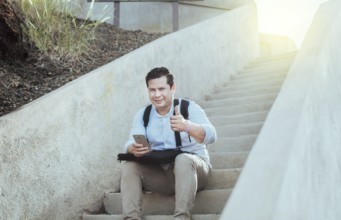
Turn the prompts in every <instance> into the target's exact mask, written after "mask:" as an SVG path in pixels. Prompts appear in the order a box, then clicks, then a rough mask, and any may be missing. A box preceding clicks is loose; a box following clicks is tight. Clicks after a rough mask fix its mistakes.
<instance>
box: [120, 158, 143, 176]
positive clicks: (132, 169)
mask: <svg viewBox="0 0 341 220" xmlns="http://www.w3.org/2000/svg"><path fill="white" fill-rule="evenodd" d="M138 170H139V164H138V163H136V162H133V161H126V162H124V163H123V165H122V177H124V176H125V175H131V174H133V173H136V172H137V171H138Z"/></svg>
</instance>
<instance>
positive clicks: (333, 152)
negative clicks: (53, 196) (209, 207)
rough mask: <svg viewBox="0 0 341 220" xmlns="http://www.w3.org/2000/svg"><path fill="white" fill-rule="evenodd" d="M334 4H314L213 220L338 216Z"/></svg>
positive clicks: (340, 108)
mask: <svg viewBox="0 0 341 220" xmlns="http://www.w3.org/2000/svg"><path fill="white" fill-rule="evenodd" d="M339 8H341V2H340V1H337V0H333V1H328V2H327V3H324V4H323V5H321V7H320V9H319V10H318V12H317V14H316V16H315V18H314V20H313V23H312V26H311V27H310V29H309V31H308V34H307V36H306V39H305V41H304V43H303V46H302V48H301V50H300V51H299V53H298V54H297V56H296V59H295V61H294V64H293V66H292V67H291V69H290V72H289V74H288V77H287V79H286V81H285V83H284V85H283V87H282V89H281V91H280V93H279V96H278V98H277V99H276V101H275V103H274V106H273V107H272V109H271V111H270V113H269V114H268V117H267V119H266V121H265V124H264V126H263V129H262V131H261V133H260V135H259V137H258V139H257V141H256V143H255V145H254V146H253V148H252V150H251V153H250V155H249V158H248V160H247V161H246V164H245V166H244V168H243V172H242V173H241V175H240V178H239V180H238V182H237V184H236V187H235V188H234V191H233V193H232V195H231V197H230V199H229V201H228V203H227V205H226V207H225V209H224V212H223V214H222V216H221V219H233V220H250V219H253V220H287V219H291V220H307V219H309V220H311V219H316V220H317V219H326V220H327V219H328V220H335V219H339V218H340V216H341V210H340V209H339V208H338V207H339V206H340V204H341V188H340V182H341V175H340V173H341V160H340V155H341V148H340V146H341V136H340V134H341V123H340V122H341V114H340V112H341V75H340V72H341V62H340V60H339V58H340V57H341V50H340V49H338V48H340V47H341V43H340V40H339V39H340V38H341V15H340V13H339ZM245 210H247V211H245Z"/></svg>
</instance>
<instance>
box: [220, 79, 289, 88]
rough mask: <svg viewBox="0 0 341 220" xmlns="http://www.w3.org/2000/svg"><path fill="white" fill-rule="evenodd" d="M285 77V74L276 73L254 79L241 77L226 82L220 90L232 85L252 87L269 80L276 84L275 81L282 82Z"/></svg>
mask: <svg viewBox="0 0 341 220" xmlns="http://www.w3.org/2000/svg"><path fill="white" fill-rule="evenodd" d="M285 78H286V75H277V76H273V77H268V78H266V77H265V78H260V79H259V80H258V79H257V80H256V79H255V80H248V79H243V80H232V81H230V82H227V83H225V84H224V85H223V87H222V90H224V89H225V88H229V87H230V88H231V87H232V88H233V87H237V88H238V87H243V86H248V87H251V88H254V87H253V85H258V86H261V87H262V84H264V85H267V84H268V83H270V82H273V83H275V84H274V85H278V84H276V82H283V81H284V79H285Z"/></svg>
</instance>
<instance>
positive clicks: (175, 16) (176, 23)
mask: <svg viewBox="0 0 341 220" xmlns="http://www.w3.org/2000/svg"><path fill="white" fill-rule="evenodd" d="M172 6H173V10H172V11H173V12H172V13H173V15H172V16H173V18H172V20H173V32H174V31H177V30H179V2H178V1H177V2H172Z"/></svg>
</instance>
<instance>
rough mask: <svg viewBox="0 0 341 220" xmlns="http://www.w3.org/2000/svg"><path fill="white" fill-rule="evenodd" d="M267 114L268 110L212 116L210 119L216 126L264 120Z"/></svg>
mask: <svg viewBox="0 0 341 220" xmlns="http://www.w3.org/2000/svg"><path fill="white" fill-rule="evenodd" d="M267 115H268V111H262V112H250V113H244V114H239V115H233V116H226V115H225V116H212V117H210V121H211V123H212V124H213V125H214V126H215V127H216V126H219V125H232V124H242V123H254V122H264V121H265V118H266V116H267Z"/></svg>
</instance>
